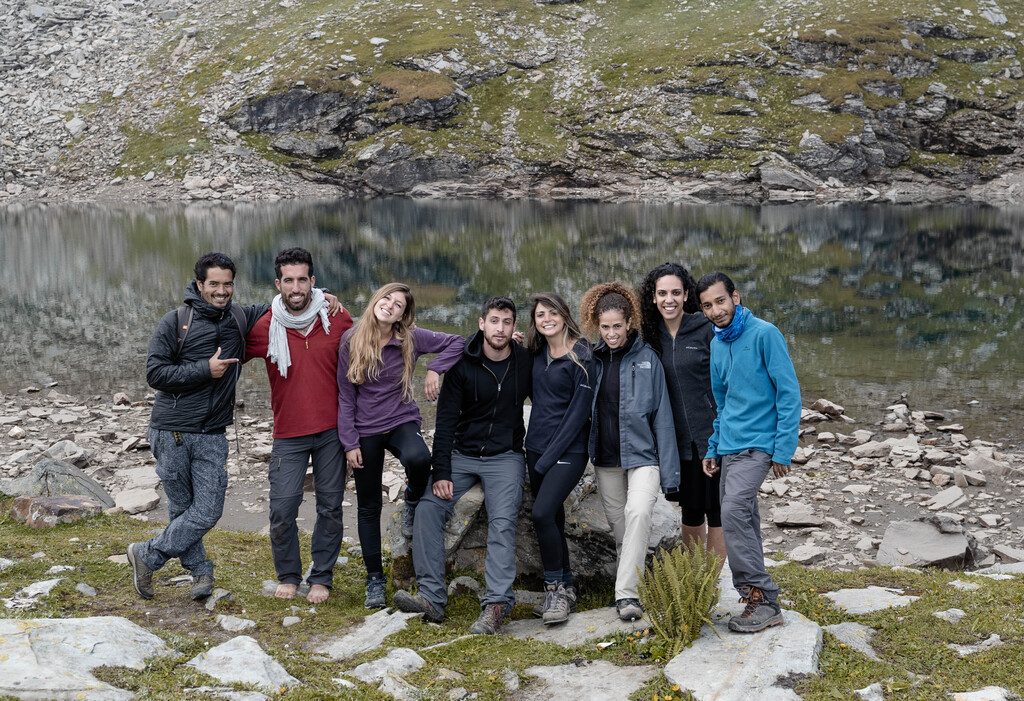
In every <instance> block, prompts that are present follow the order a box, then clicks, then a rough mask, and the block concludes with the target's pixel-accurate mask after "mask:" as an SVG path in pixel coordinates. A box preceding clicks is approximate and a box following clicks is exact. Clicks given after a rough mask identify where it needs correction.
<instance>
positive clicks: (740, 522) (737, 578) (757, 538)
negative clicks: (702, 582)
mask: <svg viewBox="0 0 1024 701" xmlns="http://www.w3.org/2000/svg"><path fill="white" fill-rule="evenodd" d="M721 464H722V482H721V487H720V489H721V494H722V534H723V535H724V536H725V549H726V551H727V552H728V553H729V569H730V570H732V585H733V586H734V587H736V591H737V592H739V594H740V596H744V597H745V596H747V595H749V594H750V588H751V587H757V588H758V589H760V590H761V591H762V592H764V596H765V598H766V599H768V600H769V601H771V602H772V603H778V600H779V587H778V585H777V584H775V582H774V581H772V578H771V576H770V575H769V574H768V570H767V569H766V568H765V566H764V546H763V545H762V541H761V511H760V509H759V508H758V505H757V493H758V491H759V490H760V489H761V483H762V482H764V478H765V477H767V476H768V470H770V469H771V467H772V457H771V456H770V455H768V453H762V452H761V451H760V450H753V449H748V450H744V451H743V452H742V453H736V454H735V455H723V456H721Z"/></svg>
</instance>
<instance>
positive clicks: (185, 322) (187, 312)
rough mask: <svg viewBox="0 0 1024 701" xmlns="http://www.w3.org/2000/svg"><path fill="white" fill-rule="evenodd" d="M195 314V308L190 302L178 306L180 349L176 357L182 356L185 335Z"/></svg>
mask: <svg viewBox="0 0 1024 701" xmlns="http://www.w3.org/2000/svg"><path fill="white" fill-rule="evenodd" d="M194 315H195V309H193V308H192V306H191V305H189V304H183V305H181V306H180V307H178V350H177V352H176V353H175V358H180V357H181V349H182V348H184V347H185V337H186V336H188V329H189V327H190V326H191V325H192V317H193V316H194Z"/></svg>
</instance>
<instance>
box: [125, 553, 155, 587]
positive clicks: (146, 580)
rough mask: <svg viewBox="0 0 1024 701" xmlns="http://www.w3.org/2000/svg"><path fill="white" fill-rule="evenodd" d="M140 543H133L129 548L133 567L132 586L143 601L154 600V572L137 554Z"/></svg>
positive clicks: (129, 559)
mask: <svg viewBox="0 0 1024 701" xmlns="http://www.w3.org/2000/svg"><path fill="white" fill-rule="evenodd" d="M139 545H141V544H140V543H132V544H131V545H129V546H128V564H129V565H131V566H132V586H133V587H135V592H136V593H137V594H138V595H139V596H141V597H142V598H143V599H152V598H153V570H151V569H149V568H148V567H147V566H146V563H145V562H143V561H142V558H141V557H139V555H138V554H137V553H136V549H137V548H138V547H139Z"/></svg>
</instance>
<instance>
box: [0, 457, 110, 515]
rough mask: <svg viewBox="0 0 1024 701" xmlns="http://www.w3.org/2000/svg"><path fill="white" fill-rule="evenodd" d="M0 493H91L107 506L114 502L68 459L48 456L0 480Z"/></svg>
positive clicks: (33, 495)
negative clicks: (19, 474) (18, 474)
mask: <svg viewBox="0 0 1024 701" xmlns="http://www.w3.org/2000/svg"><path fill="white" fill-rule="evenodd" d="M0 494H3V495H4V496H9V497H17V496H32V497H49V496H59V495H65V496H67V495H79V496H84V497H91V498H93V499H95V500H96V501H98V502H100V503H101V504H103V506H104V508H107V509H109V508H111V507H113V506H114V500H113V498H111V496H110V494H108V493H107V490H106V489H104V488H103V487H102V486H101V485H100V483H99V482H97V481H96V480H94V479H93V478H92V477H89V475H87V474H85V473H84V472H82V471H81V470H79V469H78V468H77V467H75V466H74V465H72V464H71V463H67V462H62V461H60V460H51V459H49V458H46V459H43V460H40V461H39V462H38V463H36V464H35V466H34V467H33V468H32V471H31V472H30V473H28V474H27V475H24V476H22V477H18V478H17V479H4V480H0Z"/></svg>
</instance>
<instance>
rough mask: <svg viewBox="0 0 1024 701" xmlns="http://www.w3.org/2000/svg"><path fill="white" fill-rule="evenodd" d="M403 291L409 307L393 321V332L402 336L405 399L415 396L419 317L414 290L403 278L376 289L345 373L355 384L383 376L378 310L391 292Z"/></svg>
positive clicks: (358, 327) (351, 346) (354, 339)
mask: <svg viewBox="0 0 1024 701" xmlns="http://www.w3.org/2000/svg"><path fill="white" fill-rule="evenodd" d="M395 292H401V293H402V294H404V295H405V310H404V311H403V312H402V318H401V319H399V320H398V321H396V322H394V323H393V324H392V325H391V333H392V334H394V336H395V338H396V339H398V345H399V347H401V349H402V383H401V384H402V401H404V402H407V403H408V402H411V401H412V400H413V391H412V374H413V371H414V370H415V369H416V355H415V352H414V351H415V348H413V342H412V329H413V325H414V322H415V321H416V302H415V300H414V299H413V297H412V290H411V289H409V286H408V285H406V284H404V283H401V282H389V283H388V284H386V285H384V286H383V287H381V288H380V289H379V290H377V291H376V292H374V293H373V296H372V297H370V303H369V304H367V305H366V311H364V312H363V315H362V316H361V317H360V318H359V323H358V324H356V330H355V331H354V332H353V333H352V340H351V341H350V342H349V355H348V358H349V361H348V372H347V373H346V374H345V377H347V378H348V381H349V382H351V383H352V384H354V385H361V384H364V383H366V382H376V381H377V380H378V379H380V372H381V369H382V368H383V367H384V361H383V359H382V358H381V343H380V341H381V334H380V327H379V325H378V324H377V316H376V314H374V310H375V309H376V308H377V304H378V303H379V302H380V301H381V300H382V299H384V298H385V297H387V296H388V295H390V294H394V293H395Z"/></svg>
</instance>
